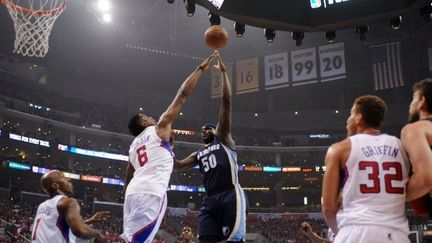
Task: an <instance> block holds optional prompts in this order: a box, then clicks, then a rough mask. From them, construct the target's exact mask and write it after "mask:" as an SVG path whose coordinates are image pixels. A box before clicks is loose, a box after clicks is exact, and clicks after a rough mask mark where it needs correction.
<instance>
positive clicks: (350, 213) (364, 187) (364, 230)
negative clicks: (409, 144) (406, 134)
mask: <svg viewBox="0 0 432 243" xmlns="http://www.w3.org/2000/svg"><path fill="white" fill-rule="evenodd" d="M349 139H350V141H351V152H350V155H349V157H348V160H347V161H346V164H345V168H343V171H342V172H341V173H342V178H341V181H342V189H341V194H342V201H343V202H342V207H341V209H340V210H339V211H338V213H337V216H336V217H337V223H338V228H339V233H338V234H337V235H336V239H335V242H336V243H339V242H344V243H346V242H356V243H357V242H368V243H369V242H370V243H373V242H377V243H384V242H407V243H408V242H409V240H408V233H409V228H408V220H407V218H406V215H405V191H406V186H407V183H408V178H409V176H408V174H409V171H410V163H409V160H408V158H407V155H406V153H405V151H404V149H403V148H402V145H401V142H400V140H399V139H398V138H396V137H393V136H389V135H386V134H380V135H369V134H357V135H354V136H351V137H349Z"/></svg>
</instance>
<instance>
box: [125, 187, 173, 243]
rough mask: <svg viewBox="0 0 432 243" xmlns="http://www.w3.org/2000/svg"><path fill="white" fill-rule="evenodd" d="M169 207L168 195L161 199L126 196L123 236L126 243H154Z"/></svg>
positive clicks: (136, 195)
mask: <svg viewBox="0 0 432 243" xmlns="http://www.w3.org/2000/svg"><path fill="white" fill-rule="evenodd" d="M166 207H167V197H166V194H165V195H164V196H163V197H162V198H160V197H158V196H155V195H150V194H133V195H129V196H126V198H125V203H124V205H123V234H121V236H120V237H122V238H123V239H124V240H125V241H126V242H132V243H144V242H152V240H153V238H154V237H155V235H156V232H157V231H158V229H159V226H160V224H161V222H162V219H163V216H164V214H165V210H166Z"/></svg>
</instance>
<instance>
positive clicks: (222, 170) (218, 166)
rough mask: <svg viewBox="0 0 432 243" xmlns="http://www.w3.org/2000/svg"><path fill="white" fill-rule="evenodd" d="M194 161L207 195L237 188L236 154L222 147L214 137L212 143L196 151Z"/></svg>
mask: <svg viewBox="0 0 432 243" xmlns="http://www.w3.org/2000/svg"><path fill="white" fill-rule="evenodd" d="M196 159H197V161H198V164H199V168H200V172H201V174H203V175H204V187H205V190H206V192H207V194H208V195H214V194H216V193H219V192H223V191H227V190H230V189H234V187H235V186H239V182H238V165H237V153H236V152H235V150H233V149H231V148H228V147H227V146H225V145H223V144H222V143H221V142H220V141H219V139H218V138H217V137H216V136H215V138H214V139H213V142H211V143H210V144H208V145H206V146H204V147H203V148H201V149H200V150H199V151H198V154H197V156H196Z"/></svg>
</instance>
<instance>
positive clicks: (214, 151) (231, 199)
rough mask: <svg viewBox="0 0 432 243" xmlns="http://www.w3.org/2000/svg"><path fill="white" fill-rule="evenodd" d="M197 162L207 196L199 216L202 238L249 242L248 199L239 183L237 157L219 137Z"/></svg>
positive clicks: (202, 153)
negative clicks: (247, 225)
mask: <svg viewBox="0 0 432 243" xmlns="http://www.w3.org/2000/svg"><path fill="white" fill-rule="evenodd" d="M196 159H197V161H198V164H199V168H200V172H201V173H202V174H203V176H204V187H205V189H206V192H207V196H206V197H205V198H204V201H203V203H202V206H201V210H200V215H199V224H198V235H199V237H201V236H216V237H218V238H219V239H220V240H227V241H246V199H245V196H244V192H243V190H242V189H241V187H240V184H239V182H238V165H237V153H236V152H235V151H234V150H232V149H231V148H228V147H227V146H225V145H223V144H222V143H221V142H220V141H219V139H218V138H217V137H216V136H215V137H214V139H213V142H211V143H210V144H208V145H205V146H204V147H203V148H202V149H200V150H199V151H198V153H197V156H196Z"/></svg>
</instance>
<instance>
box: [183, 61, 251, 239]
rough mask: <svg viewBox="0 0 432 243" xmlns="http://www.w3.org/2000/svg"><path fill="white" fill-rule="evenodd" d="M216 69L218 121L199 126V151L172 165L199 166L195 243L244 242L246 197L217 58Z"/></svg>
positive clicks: (228, 90)
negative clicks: (201, 183)
mask: <svg viewBox="0 0 432 243" xmlns="http://www.w3.org/2000/svg"><path fill="white" fill-rule="evenodd" d="M217 68H218V69H219V70H220V71H221V74H222V103H221V106H220V111H219V122H218V124H217V126H215V125H213V124H205V125H204V126H202V128H201V140H202V142H203V146H202V148H201V149H199V150H198V151H196V152H194V153H192V154H191V155H189V156H188V157H187V158H185V159H183V160H177V161H176V164H175V166H176V168H178V169H184V168H190V167H192V166H194V165H199V168H200V172H201V174H202V175H203V176H204V187H205V190H206V192H207V196H206V197H205V198H204V200H203V202H202V205H201V209H200V214H199V222H198V238H199V241H200V242H202V243H214V242H219V241H222V240H223V241H227V242H245V241H246V198H245V194H244V192H243V189H242V188H241V186H240V184H239V181H238V165H237V153H236V151H235V144H234V141H233V139H232V137H231V85H230V82H229V80H228V75H227V73H226V68H225V65H224V63H223V62H222V60H221V59H220V57H219V65H217Z"/></svg>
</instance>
